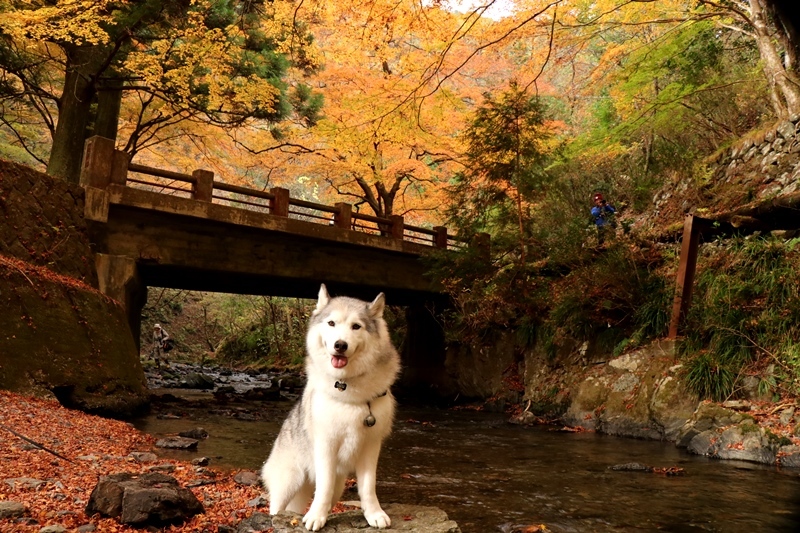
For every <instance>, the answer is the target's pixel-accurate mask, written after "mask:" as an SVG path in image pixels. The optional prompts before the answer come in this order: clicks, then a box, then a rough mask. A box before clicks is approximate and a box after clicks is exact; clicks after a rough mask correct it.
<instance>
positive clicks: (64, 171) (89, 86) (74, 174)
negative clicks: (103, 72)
mask: <svg viewBox="0 0 800 533" xmlns="http://www.w3.org/2000/svg"><path fill="white" fill-rule="evenodd" d="M66 52H67V67H66V76H65V79H64V91H63V92H62V94H61V100H60V101H59V105H58V124H57V125H56V132H55V135H54V136H53V148H52V150H51V151H50V160H49V162H48V164H47V173H48V174H50V175H51V176H55V177H57V178H63V179H65V180H67V181H68V182H70V183H78V182H79V180H80V171H81V160H82V158H83V142H84V140H85V135H86V124H87V120H88V119H89V113H90V112H91V103H92V97H93V96H94V91H95V87H94V84H93V79H94V73H93V72H91V66H92V64H93V63H94V62H93V61H92V56H94V55H95V54H94V53H93V50H91V49H89V50H81V49H79V48H74V49H72V50H66Z"/></svg>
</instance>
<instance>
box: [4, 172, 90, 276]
mask: <svg viewBox="0 0 800 533" xmlns="http://www.w3.org/2000/svg"><path fill="white" fill-rule="evenodd" d="M83 196H84V195H83V189H82V188H80V187H78V186H75V185H70V184H69V183H67V182H66V181H64V180H54V179H52V178H50V177H49V176H47V175H46V174H42V173H41V172H36V171H35V170H32V169H30V168H28V167H26V166H23V165H19V164H16V163H11V162H8V161H0V255H4V256H7V257H16V258H17V259H21V260H23V261H26V262H28V263H32V264H34V265H38V266H43V267H47V268H48V269H49V270H51V271H53V272H55V273H57V274H63V275H66V276H70V277H73V278H76V279H79V280H82V281H84V282H85V283H87V284H89V285H91V286H93V287H97V276H96V274H95V271H94V262H93V259H92V256H91V254H87V250H89V249H90V248H89V238H88V236H87V234H86V224H85V223H84V220H83V205H84V204H83V202H84V200H83Z"/></svg>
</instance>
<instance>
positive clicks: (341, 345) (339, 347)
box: [333, 341, 347, 353]
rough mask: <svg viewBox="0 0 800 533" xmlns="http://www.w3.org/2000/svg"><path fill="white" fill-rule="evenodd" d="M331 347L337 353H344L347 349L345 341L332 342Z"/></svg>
mask: <svg viewBox="0 0 800 533" xmlns="http://www.w3.org/2000/svg"><path fill="white" fill-rule="evenodd" d="M333 349H334V350H336V351H337V352H338V353H344V352H346V351H347V343H346V342H344V341H336V342H334V343H333Z"/></svg>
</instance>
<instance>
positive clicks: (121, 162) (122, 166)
mask: <svg viewBox="0 0 800 533" xmlns="http://www.w3.org/2000/svg"><path fill="white" fill-rule="evenodd" d="M130 162H131V155H130V154H129V153H128V152H124V151H122V150H114V159H113V161H112V162H111V180H110V181H111V183H112V184H113V185H123V186H124V185H125V184H126V183H127V181H128V165H129V164H130Z"/></svg>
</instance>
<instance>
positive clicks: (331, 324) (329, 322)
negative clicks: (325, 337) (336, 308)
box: [328, 320, 336, 327]
mask: <svg viewBox="0 0 800 533" xmlns="http://www.w3.org/2000/svg"><path fill="white" fill-rule="evenodd" d="M328 325H329V326H330V327H333V326H335V325H336V322H334V321H333V320H328Z"/></svg>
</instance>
